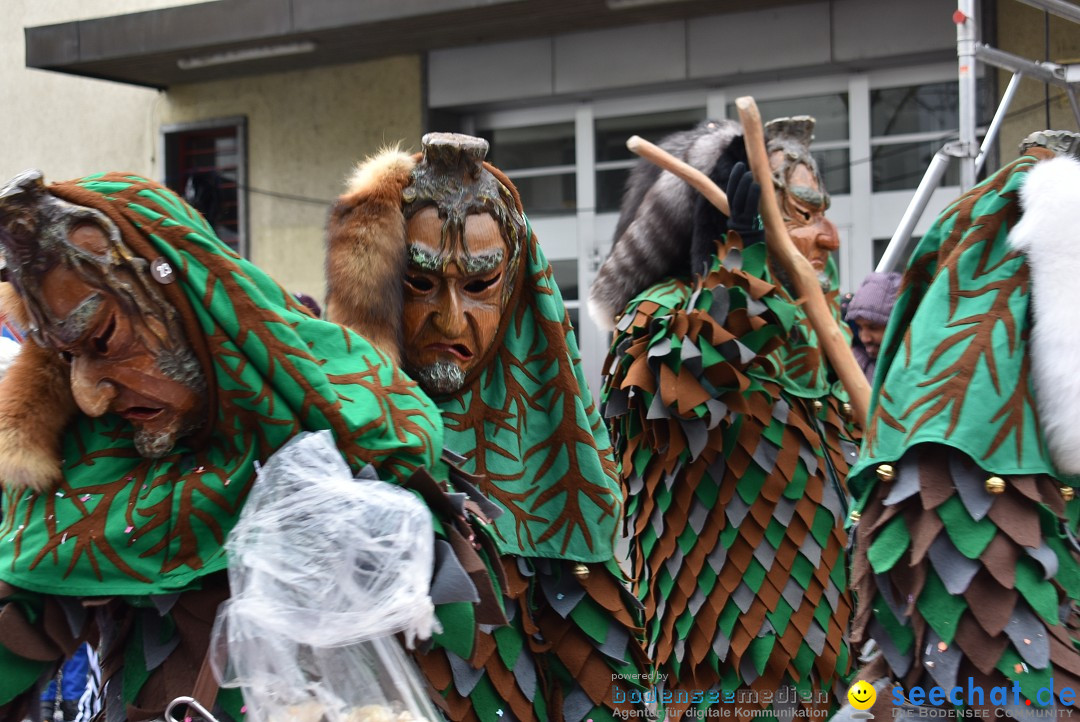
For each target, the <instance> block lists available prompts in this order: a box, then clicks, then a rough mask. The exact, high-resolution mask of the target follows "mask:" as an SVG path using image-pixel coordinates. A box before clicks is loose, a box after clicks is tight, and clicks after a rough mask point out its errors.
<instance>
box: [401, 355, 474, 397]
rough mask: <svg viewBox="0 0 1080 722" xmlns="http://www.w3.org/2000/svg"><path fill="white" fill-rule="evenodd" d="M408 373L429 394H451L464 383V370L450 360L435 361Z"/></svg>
mask: <svg viewBox="0 0 1080 722" xmlns="http://www.w3.org/2000/svg"><path fill="white" fill-rule="evenodd" d="M407 370H408V369H407ZM409 373H410V375H411V376H412V377H413V378H415V379H416V380H417V382H418V383H419V384H420V388H422V389H424V391H427V392H428V393H429V394H452V393H454V392H455V391H459V390H460V389H461V387H462V386H464V385H465V372H464V371H462V370H461V369H460V368H459V367H458V366H457V365H456V364H454V363H452V362H450V361H436V362H435V363H433V364H429V365H427V366H424V367H423V368H419V369H413V370H409Z"/></svg>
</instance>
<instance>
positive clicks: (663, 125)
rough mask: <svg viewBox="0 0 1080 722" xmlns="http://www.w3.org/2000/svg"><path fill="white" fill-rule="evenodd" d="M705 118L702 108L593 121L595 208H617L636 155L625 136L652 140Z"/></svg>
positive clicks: (656, 140) (601, 210)
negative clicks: (594, 131) (594, 133)
mask: <svg viewBox="0 0 1080 722" xmlns="http://www.w3.org/2000/svg"><path fill="white" fill-rule="evenodd" d="M703 120H705V108H690V109H687V110H674V111H669V112H665V113H647V114H642V115H624V116H618V117H613V118H600V119H598V120H597V121H596V125H595V128H596V138H595V143H596V210H597V211H598V212H612V211H618V210H619V203H620V201H621V200H622V194H623V188H624V187H625V186H626V179H627V177H628V176H629V175H630V169H631V168H633V167H634V165H635V164H636V163H637V156H636V155H634V154H633V153H631V152H630V151H629V150H628V149H627V148H626V139H627V138H629V137H630V136H632V135H639V136H641V137H642V138H644V139H645V140H648V141H651V142H653V143H656V142H659V141H660V140H661V139H663V138H664V137H665V136H667V135H670V134H672V133H674V132H676V131H680V130H690V129H691V128H693V127H694V126H695V125H697V124H698V123H700V122H701V121H703Z"/></svg>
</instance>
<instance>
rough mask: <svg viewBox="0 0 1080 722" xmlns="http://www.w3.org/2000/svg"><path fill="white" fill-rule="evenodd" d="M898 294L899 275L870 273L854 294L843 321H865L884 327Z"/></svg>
mask: <svg viewBox="0 0 1080 722" xmlns="http://www.w3.org/2000/svg"><path fill="white" fill-rule="evenodd" d="M899 293H900V274H899V273H877V272H874V273H871V274H869V275H868V276H867V277H866V278H864V279H863V282H862V285H860V286H859V290H857V291H856V292H855V297H854V298H852V299H851V303H850V304H849V305H848V310H847V316H846V317H845V319H844V320H846V321H867V322H869V323H872V324H875V325H877V326H884V325H886V324H887V323H888V322H889V314H890V313H892V307H893V304H894V303H896V297H897V295H898V294H899Z"/></svg>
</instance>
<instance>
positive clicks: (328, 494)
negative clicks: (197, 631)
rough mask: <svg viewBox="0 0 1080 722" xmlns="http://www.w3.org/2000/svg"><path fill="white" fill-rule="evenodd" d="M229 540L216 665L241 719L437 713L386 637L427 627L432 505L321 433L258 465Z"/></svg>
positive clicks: (414, 718)
mask: <svg viewBox="0 0 1080 722" xmlns="http://www.w3.org/2000/svg"><path fill="white" fill-rule="evenodd" d="M365 471H370V468H369V469H367V470H365ZM362 476H371V477H373V476H374V475H373V474H362ZM225 548H226V550H227V551H228V553H229V581H230V585H231V587H232V598H231V599H230V600H229V602H227V603H226V604H225V605H223V606H222V608H221V610H220V612H219V614H218V619H217V623H216V625H215V629H214V646H215V649H216V650H217V651H218V653H217V654H216V656H215V658H214V668H215V673H216V674H217V677H218V679H219V680H220V681H221V683H222V685H223V686H230V687H242V688H243V691H244V697H245V700H246V701H247V713H248V715H249V717H250V718H252V719H255V720H270V721H276V720H307V719H310V720H326V721H327V722H338V721H340V722H428V721H433V720H438V719H440V716H439V715H438V714H437V713H436V712H435V711H434V708H433V707H432V706H431V702H430V701H429V700H428V698H427V695H426V693H425V692H424V686H423V683H422V682H421V680H420V678H419V675H418V673H417V672H416V670H415V668H414V667H413V664H412V662H411V661H410V660H409V659H408V658H406V656H405V654H404V652H403V651H402V649H401V646H400V645H399V644H398V642H397V641H396V640H395V639H393V638H392V635H394V634H396V633H398V632H401V633H402V634H403V635H404V637H405V639H406V640H407V641H408V642H409V643H410V644H411V643H412V641H414V640H415V639H416V638H417V637H419V638H427V637H430V636H431V634H432V632H433V631H434V630H433V627H434V626H435V625H436V624H437V622H436V621H435V617H434V608H433V606H432V603H431V599H430V597H429V596H428V592H429V585H430V579H431V571H432V566H433V559H434V551H433V548H434V531H433V527H432V521H431V512H430V510H429V509H428V508H427V507H426V506H425V505H424V504H423V503H422V502H421V501H420V500H419V499H417V498H416V497H415V496H414V495H413V494H412V493H410V492H408V491H405V490H404V489H401V488H400V487H397V486H394V485H392V484H388V483H385V482H382V481H378V480H376V479H360V480H357V479H353V477H352V474H351V472H350V470H349V467H348V465H347V464H346V463H345V461H344V459H342V457H341V455H340V453H338V450H337V448H336V447H335V445H334V440H333V437H332V436H331V434H330V432H328V431H322V432H318V433H313V434H302V435H300V436H298V437H297V438H296V439H294V440H293V441H291V442H290V443H288V444H287V445H285V446H284V447H282V448H281V449H280V450H279V451H278V452H277V453H276V454H274V455H273V456H272V457H271V458H270V460H269V462H268V463H267V465H266V466H265V467H264V468H262V469H260V470H259V474H258V481H257V482H256V484H255V486H254V489H253V490H252V492H251V496H250V497H249V499H248V501H247V503H246V504H245V506H244V510H243V513H242V514H241V517H240V521H239V523H238V524H237V525H236V527H235V529H234V530H233V532H232V533H231V534H230V535H229V538H228V540H227V541H226V545H225Z"/></svg>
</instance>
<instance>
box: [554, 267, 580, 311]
mask: <svg viewBox="0 0 1080 722" xmlns="http://www.w3.org/2000/svg"><path fill="white" fill-rule="evenodd" d="M550 263H551V270H552V272H553V273H554V274H555V284H556V285H557V286H558V287H559V293H561V294H562V297H563V302H564V303H565V304H566V313H567V314H568V315H569V316H570V324H571V325H572V326H573V327H574V328H577V327H578V314H579V312H580V310H581V301H580V300H579V296H578V261H577V259H576V258H571V259H568V260H561V261H551V262H550Z"/></svg>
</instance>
